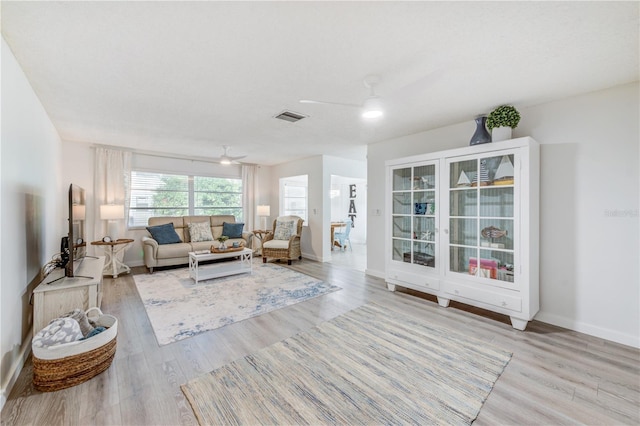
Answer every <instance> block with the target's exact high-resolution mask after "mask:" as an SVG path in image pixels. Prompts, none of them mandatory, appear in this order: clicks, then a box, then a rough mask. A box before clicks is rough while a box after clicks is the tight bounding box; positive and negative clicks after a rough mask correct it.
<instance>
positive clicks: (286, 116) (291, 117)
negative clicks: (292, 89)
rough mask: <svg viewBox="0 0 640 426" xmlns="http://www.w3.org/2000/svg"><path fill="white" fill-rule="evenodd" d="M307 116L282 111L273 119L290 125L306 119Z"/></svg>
mask: <svg viewBox="0 0 640 426" xmlns="http://www.w3.org/2000/svg"><path fill="white" fill-rule="evenodd" d="M307 117H308V115H304V114H300V113H297V112H293V111H286V110H285V111H282V112H281V113H280V114H278V115H276V116H275V117H274V118H279V119H280V120H284V121H289V122H291V123H295V122H296V121H300V120H302V119H303V118H307Z"/></svg>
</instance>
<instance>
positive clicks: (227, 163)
mask: <svg viewBox="0 0 640 426" xmlns="http://www.w3.org/2000/svg"><path fill="white" fill-rule="evenodd" d="M220 164H224V165H225V166H228V165H229V164H231V160H229V159H228V158H223V159H221V160H220Z"/></svg>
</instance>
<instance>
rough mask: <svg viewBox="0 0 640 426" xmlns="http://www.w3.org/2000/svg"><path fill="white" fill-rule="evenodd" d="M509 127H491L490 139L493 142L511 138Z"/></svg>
mask: <svg viewBox="0 0 640 426" xmlns="http://www.w3.org/2000/svg"><path fill="white" fill-rule="evenodd" d="M512 130H513V129H512V128H511V127H494V128H493V129H491V140H492V141H493V142H499V141H506V140H509V139H511V131H512Z"/></svg>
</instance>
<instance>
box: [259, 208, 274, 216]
mask: <svg viewBox="0 0 640 426" xmlns="http://www.w3.org/2000/svg"><path fill="white" fill-rule="evenodd" d="M270 215H271V206H258V216H270Z"/></svg>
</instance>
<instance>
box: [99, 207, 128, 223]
mask: <svg viewBox="0 0 640 426" xmlns="http://www.w3.org/2000/svg"><path fill="white" fill-rule="evenodd" d="M100 219H102V220H116V219H124V206H123V205H122V204H104V205H102V206H100Z"/></svg>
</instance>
